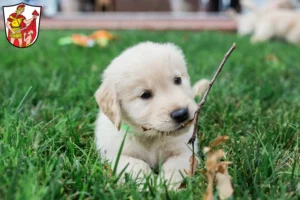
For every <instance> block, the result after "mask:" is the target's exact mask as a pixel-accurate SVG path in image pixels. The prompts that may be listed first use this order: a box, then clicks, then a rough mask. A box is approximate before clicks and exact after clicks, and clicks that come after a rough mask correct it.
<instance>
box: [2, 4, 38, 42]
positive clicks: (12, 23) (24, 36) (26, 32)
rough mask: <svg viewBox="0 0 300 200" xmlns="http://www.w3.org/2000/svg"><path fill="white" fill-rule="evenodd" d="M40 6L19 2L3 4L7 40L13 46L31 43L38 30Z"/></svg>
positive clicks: (35, 38) (34, 40)
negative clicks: (8, 4) (9, 4)
mask: <svg viewBox="0 0 300 200" xmlns="http://www.w3.org/2000/svg"><path fill="white" fill-rule="evenodd" d="M41 9H42V7H41V6H32V5H28V4H25V3H19V4H16V5H11V6H3V15H4V16H3V17H4V26H5V30H6V31H5V34H6V38H7V41H8V42H9V43H10V44H12V45H13V46H15V47H19V48H26V47H29V46H31V45H33V44H34V43H35V42H36V41H37V38H38V35H39V30H40V18H41Z"/></svg>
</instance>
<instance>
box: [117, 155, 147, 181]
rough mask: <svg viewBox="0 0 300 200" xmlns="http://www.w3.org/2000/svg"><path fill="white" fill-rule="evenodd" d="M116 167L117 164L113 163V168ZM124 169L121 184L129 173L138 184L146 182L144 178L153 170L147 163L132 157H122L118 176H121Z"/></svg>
mask: <svg viewBox="0 0 300 200" xmlns="http://www.w3.org/2000/svg"><path fill="white" fill-rule="evenodd" d="M114 165H115V163H113V166H114ZM125 167H126V169H125ZM124 169H125V171H124V173H123V174H122V178H121V180H120V181H121V182H120V183H123V182H124V174H125V173H129V174H130V175H131V177H132V178H133V179H134V180H136V181H137V182H142V181H143V180H144V177H145V176H146V175H149V174H150V173H151V168H150V167H149V165H148V164H147V163H146V162H144V161H142V160H139V159H136V158H133V157H131V156H126V155H121V156H120V160H119V163H118V167H117V174H120V173H121V172H122V171H123V170H124Z"/></svg>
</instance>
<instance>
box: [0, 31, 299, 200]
mask: <svg viewBox="0 0 300 200" xmlns="http://www.w3.org/2000/svg"><path fill="white" fill-rule="evenodd" d="M74 32H75V31H74ZM71 33H72V32H71V31H41V33H40V35H39V38H38V41H37V43H36V44H35V45H33V46H32V47H30V48H27V49H17V48H14V47H12V46H11V45H9V44H8V42H7V41H6V39H5V37H4V35H2V37H1V40H0V50H1V54H0V86H1V91H0V105H1V109H0V199H22V200H24V199H30V200H35V199H47V200H48V199H161V198H164V199H201V197H202V195H203V192H204V191H205V187H206V182H205V179H204V177H203V176H202V175H201V174H200V173H198V174H197V175H196V176H195V177H192V178H189V179H187V189H186V190H181V191H178V192H167V191H166V190H164V189H163V188H159V187H151V188H150V189H149V190H148V192H147V191H146V190H145V191H139V189H138V185H137V184H136V183H135V182H133V181H128V183H127V184H126V185H124V186H118V185H117V184H115V177H111V176H110V172H109V171H108V170H107V169H106V168H105V167H104V164H101V160H100V159H99V158H98V155H97V152H96V151H95V146H94V143H93V129H94V121H95V118H96V114H97V111H98V108H97V104H96V102H95V100H94V98H93V94H94V92H95V90H96V89H97V87H98V86H99V83H100V74H101V72H102V71H103V69H104V68H105V67H106V66H107V65H108V64H109V62H110V61H111V60H112V59H113V58H114V57H115V56H117V55H118V54H119V53H120V52H121V51H122V50H124V49H125V48H127V47H129V46H131V45H134V44H136V43H138V42H140V41H145V40H150V41H156V42H173V43H175V44H177V45H179V46H180V47H182V49H183V51H184V53H185V55H186V59H187V62H188V66H189V72H190V76H191V81H192V82H195V81H197V80H198V79H201V78H204V77H206V78H211V77H212V75H213V74H214V72H215V70H216V69H217V67H218V66H219V63H220V62H221V60H222V58H223V55H224V53H225V52H226V51H227V50H228V48H229V47H230V46H231V45H232V43H233V42H236V44H237V49H236V50H235V51H234V53H233V54H232V56H231V57H230V58H229V60H228V62H227V63H226V65H225V67H224V69H223V71H222V73H221V74H220V76H219V77H218V79H217V81H216V83H215V85H214V87H213V88H212V91H211V93H210V94H209V96H208V100H207V103H206V105H205V106H204V109H203V112H202V116H201V117H200V121H199V125H200V130H201V131H202V132H203V133H202V134H201V135H202V136H201V138H199V140H200V142H201V146H202V147H203V146H204V145H207V144H208V143H209V142H210V141H211V140H212V139H214V138H215V137H216V136H217V135H221V134H226V135H229V136H230V137H231V140H230V141H229V142H227V143H226V144H225V145H224V149H225V151H226V152H227V156H226V160H230V161H232V162H233V165H231V166H230V169H229V173H230V174H231V175H232V178H233V182H234V187H235V198H236V199H249V198H251V199H299V198H300V191H299V190H300V168H299V166H300V158H299V156H300V154H299V142H300V141H299V140H300V139H299V130H300V129H299V128H300V47H299V46H298V47H296V46H292V45H289V44H285V43H282V42H279V41H275V42H272V43H263V44H259V45H251V44H249V38H238V37H236V36H235V34H230V33H217V32H201V33H199V32H184V31H179V32H171V31H170V32H154V31H121V32H116V34H118V35H119V37H120V40H118V41H115V42H112V43H111V45H110V46H108V47H107V48H105V49H100V48H98V47H94V48H81V47H75V46H63V47H61V46H58V45H57V40H58V38H59V37H63V36H68V35H70V34H71ZM86 33H89V32H86ZM199 153H200V157H203V155H202V154H201V152H199ZM187 159H188V158H187ZM202 167H203V162H202V163H200V166H199V168H202Z"/></svg>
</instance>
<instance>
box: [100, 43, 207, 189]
mask: <svg viewBox="0 0 300 200" xmlns="http://www.w3.org/2000/svg"><path fill="white" fill-rule="evenodd" d="M175 77H181V79H182V83H181V84H180V85H176V84H175V83H174V78H175ZM207 84H208V81H203V82H202V84H198V85H197V86H196V87H197V88H195V89H194V90H195V91H196V92H197V93H201V92H203V89H205V87H204V85H207ZM147 90H148V91H151V92H152V95H153V96H152V97H151V98H149V99H141V95H142V94H143V93H144V92H145V91H147ZM95 97H96V100H97V102H98V104H99V107H100V110H101V111H100V112H99V115H98V118H97V121H96V129H95V141H96V146H97V149H98V150H99V151H100V153H101V156H102V157H103V158H106V159H108V160H110V161H112V163H113V164H114V162H115V161H116V157H117V155H118V151H119V148H120V145H121V142H122V139H123V138H124V134H125V132H126V131H125V130H123V129H122V128H121V129H120V126H121V124H122V123H124V124H126V125H128V126H129V127H130V130H129V132H128V135H127V138H126V140H125V144H124V147H123V151H122V154H121V157H120V161H119V164H118V168H117V173H120V172H121V171H122V170H123V169H124V168H125V167H126V165H128V166H127V168H126V172H128V173H131V174H132V176H133V178H143V176H144V175H149V174H150V173H151V169H158V167H159V166H160V164H161V165H162V168H161V170H162V171H161V175H162V176H163V178H164V179H166V180H167V181H169V182H170V187H171V188H176V187H178V185H179V184H180V183H181V181H182V179H183V177H182V175H181V174H180V172H179V171H181V172H182V174H183V175H185V173H184V169H185V170H188V169H189V157H190V156H191V154H192V152H191V150H190V149H189V147H188V145H187V142H188V140H189V138H190V137H191V135H192V126H191V125H190V126H188V127H186V128H182V129H178V127H179V124H177V123H175V122H173V120H172V119H171V117H170V113H171V112H172V111H174V110H175V109H178V108H181V107H187V108H188V110H189V119H191V118H193V115H194V113H195V111H196V108H197V104H196V103H195V101H194V94H193V90H192V88H191V86H190V80H189V75H188V73H187V67H186V63H185V59H184V55H183V53H182V51H181V50H180V49H179V48H178V47H177V46H175V45H173V44H170V43H166V44H158V43H152V42H145V43H140V44H138V45H136V46H133V47H131V48H129V49H127V50H126V51H124V52H123V53H121V55H119V56H118V57H117V58H115V59H114V60H113V61H112V62H111V63H110V65H109V66H108V67H107V69H106V70H105V71H104V74H103V82H102V84H101V86H100V88H99V89H98V90H97V92H96V93H95ZM142 126H146V127H148V128H149V127H150V128H151V130H148V131H144V130H143V128H142ZM195 146H197V145H195ZM196 151H197V149H196Z"/></svg>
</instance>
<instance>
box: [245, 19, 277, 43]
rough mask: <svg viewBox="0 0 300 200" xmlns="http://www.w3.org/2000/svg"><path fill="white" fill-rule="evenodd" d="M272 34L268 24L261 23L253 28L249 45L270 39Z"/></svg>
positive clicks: (270, 26) (272, 31)
mask: <svg viewBox="0 0 300 200" xmlns="http://www.w3.org/2000/svg"><path fill="white" fill-rule="evenodd" d="M274 34H275V33H274V30H273V29H272V25H271V24H270V23H269V22H266V23H265V22H261V23H259V24H258V25H257V26H256V28H255V31H254V35H253V36H252V37H251V43H258V42H264V41H267V40H269V39H271V38H272V37H273V36H274Z"/></svg>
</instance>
